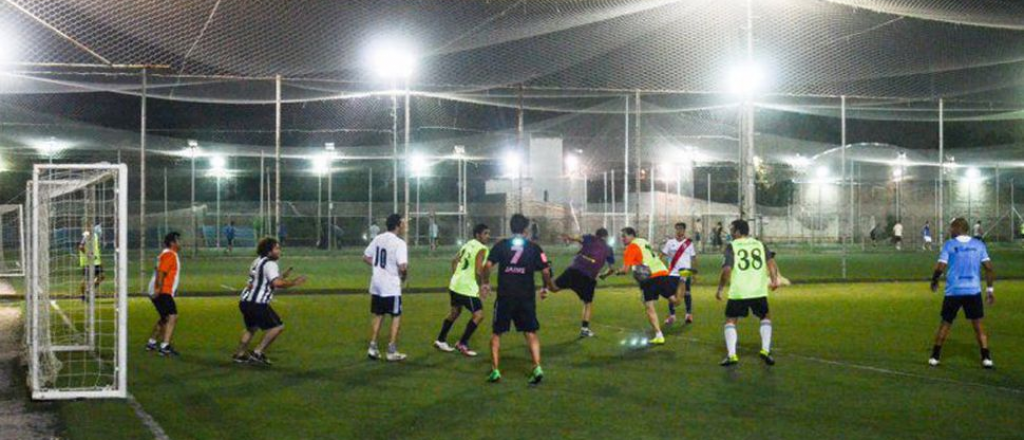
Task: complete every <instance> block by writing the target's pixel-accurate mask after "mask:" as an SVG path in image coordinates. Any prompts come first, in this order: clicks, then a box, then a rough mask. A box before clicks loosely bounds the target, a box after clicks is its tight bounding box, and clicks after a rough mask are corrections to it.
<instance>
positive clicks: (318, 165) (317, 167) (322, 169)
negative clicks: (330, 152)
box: [313, 156, 331, 176]
mask: <svg viewBox="0 0 1024 440" xmlns="http://www.w3.org/2000/svg"><path fill="white" fill-rule="evenodd" d="M324 159H325V158H324V157H323V156H320V157H314V158H313V173H314V174H316V175H319V176H323V175H325V174H327V173H328V172H330V171H331V162H330V159H327V160H324Z"/></svg>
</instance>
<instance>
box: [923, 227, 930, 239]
mask: <svg viewBox="0 0 1024 440" xmlns="http://www.w3.org/2000/svg"><path fill="white" fill-rule="evenodd" d="M921 236H922V237H931V236H932V228H930V227H928V226H925V227H924V229H922V230H921Z"/></svg>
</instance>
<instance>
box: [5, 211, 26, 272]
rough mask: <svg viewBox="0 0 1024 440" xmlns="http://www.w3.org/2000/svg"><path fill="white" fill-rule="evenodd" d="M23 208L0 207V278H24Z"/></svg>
mask: <svg viewBox="0 0 1024 440" xmlns="http://www.w3.org/2000/svg"><path fill="white" fill-rule="evenodd" d="M23 214H24V207H23V206H21V205H0V277H23V276H25V223H24V215H23Z"/></svg>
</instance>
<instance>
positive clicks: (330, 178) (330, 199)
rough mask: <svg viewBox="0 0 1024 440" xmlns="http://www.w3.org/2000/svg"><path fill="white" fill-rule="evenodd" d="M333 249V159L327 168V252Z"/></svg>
mask: <svg viewBox="0 0 1024 440" xmlns="http://www.w3.org/2000/svg"><path fill="white" fill-rule="evenodd" d="M333 249H334V159H333V158H332V159H331V162H329V163H328V167H327V250H333Z"/></svg>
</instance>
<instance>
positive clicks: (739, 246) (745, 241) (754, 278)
mask: <svg viewBox="0 0 1024 440" xmlns="http://www.w3.org/2000/svg"><path fill="white" fill-rule="evenodd" d="M772 258H774V255H773V254H771V253H769V252H768V250H767V248H765V246H764V243H761V242H760V241H758V240H756V239H753V238H750V237H743V238H740V239H736V240H733V241H732V243H730V244H729V245H728V246H726V248H725V264H723V265H722V266H723V267H731V268H732V278H731V281H730V284H729V299H751V298H764V297H767V296H768V260H770V259H772Z"/></svg>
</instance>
